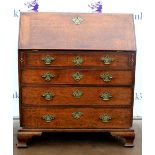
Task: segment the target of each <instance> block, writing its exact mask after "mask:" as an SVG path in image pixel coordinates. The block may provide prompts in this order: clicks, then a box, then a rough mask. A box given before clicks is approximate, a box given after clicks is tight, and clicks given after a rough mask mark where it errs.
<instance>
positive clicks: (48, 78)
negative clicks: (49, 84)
mask: <svg viewBox="0 0 155 155" xmlns="http://www.w3.org/2000/svg"><path fill="white" fill-rule="evenodd" d="M41 77H42V78H44V80H45V81H51V79H52V78H54V77H55V75H54V74H52V73H50V72H46V73H44V74H42V75H41Z"/></svg>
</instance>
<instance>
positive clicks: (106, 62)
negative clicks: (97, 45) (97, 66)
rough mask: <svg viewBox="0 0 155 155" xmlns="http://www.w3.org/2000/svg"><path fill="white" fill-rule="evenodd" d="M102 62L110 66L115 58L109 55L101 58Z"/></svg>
mask: <svg viewBox="0 0 155 155" xmlns="http://www.w3.org/2000/svg"><path fill="white" fill-rule="evenodd" d="M101 61H102V62H103V63H104V64H105V65H110V64H111V62H112V61H114V59H113V58H111V57H109V55H106V56H105V57H102V58H101Z"/></svg>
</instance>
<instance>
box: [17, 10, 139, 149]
mask: <svg viewBox="0 0 155 155" xmlns="http://www.w3.org/2000/svg"><path fill="white" fill-rule="evenodd" d="M135 42H136V41H135V32H134V21H133V16H132V14H97V13H45V12H42V13H41V12H39V13H24V12H23V13H21V16H20V27H19V48H18V64H19V106H20V129H19V130H18V134H17V139H18V143H17V147H27V141H28V140H29V139H31V138H32V137H33V136H41V134H42V133H43V132H109V133H110V134H111V135H112V136H116V137H117V136H118V137H122V138H124V139H125V143H124V146H133V141H134V137H135V134H134V130H133V129H132V119H133V101H134V81H135V80H134V79H135V62H136V43H135Z"/></svg>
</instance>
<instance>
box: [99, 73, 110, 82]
mask: <svg viewBox="0 0 155 155" xmlns="http://www.w3.org/2000/svg"><path fill="white" fill-rule="evenodd" d="M100 78H101V79H102V80H103V81H104V82H109V81H111V80H112V78H113V77H112V75H111V74H109V73H103V74H101V75H100Z"/></svg>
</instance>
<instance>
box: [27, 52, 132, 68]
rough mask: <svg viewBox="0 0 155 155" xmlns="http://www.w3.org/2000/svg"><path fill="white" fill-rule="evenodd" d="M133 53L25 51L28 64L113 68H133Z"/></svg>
mask: <svg viewBox="0 0 155 155" xmlns="http://www.w3.org/2000/svg"><path fill="white" fill-rule="evenodd" d="M131 57H132V55H131V53H127V52H126V54H125V53H117V52H102V53H101V52H100V53H99V52H84V53H83V52H80V53H78V54H72V53H67V54H66V53H60V52H59V51H58V52H57V53H51V52H42V53H41V52H40V53H39V52H37V53H35V52H34V53H33V52H32V53H31V52H27V53H25V56H24V59H25V63H24V64H25V65H26V66H60V67H61V66H76V67H79V66H100V67H105V68H108V67H113V68H123V69H129V68H131V67H132V66H131Z"/></svg>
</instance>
